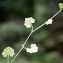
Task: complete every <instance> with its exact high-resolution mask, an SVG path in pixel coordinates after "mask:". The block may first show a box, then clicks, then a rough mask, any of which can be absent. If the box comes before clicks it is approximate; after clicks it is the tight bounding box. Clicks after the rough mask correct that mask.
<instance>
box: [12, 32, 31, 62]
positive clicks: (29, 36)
mask: <svg viewBox="0 0 63 63" xmlns="http://www.w3.org/2000/svg"><path fill="white" fill-rule="evenodd" d="M31 34H32V32H31V33H30V34H29V36H28V38H27V39H26V41H25V42H24V44H23V45H22V47H21V49H20V50H19V51H18V53H17V54H16V56H15V57H14V58H13V60H12V61H11V63H13V61H14V60H15V59H16V57H17V56H18V55H19V53H20V52H21V51H22V49H23V48H24V46H25V44H26V42H27V41H28V39H29V38H30V36H31Z"/></svg>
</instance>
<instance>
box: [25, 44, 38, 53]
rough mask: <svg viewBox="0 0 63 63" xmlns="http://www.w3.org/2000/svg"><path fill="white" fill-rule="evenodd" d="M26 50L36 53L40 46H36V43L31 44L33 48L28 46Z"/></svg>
mask: <svg viewBox="0 0 63 63" xmlns="http://www.w3.org/2000/svg"><path fill="white" fill-rule="evenodd" d="M26 51H27V52H29V53H35V52H37V51H38V47H37V46H36V44H31V48H26Z"/></svg>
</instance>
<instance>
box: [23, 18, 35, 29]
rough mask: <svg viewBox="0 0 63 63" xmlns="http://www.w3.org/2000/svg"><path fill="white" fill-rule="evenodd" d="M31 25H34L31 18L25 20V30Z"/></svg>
mask: <svg viewBox="0 0 63 63" xmlns="http://www.w3.org/2000/svg"><path fill="white" fill-rule="evenodd" d="M32 23H35V19H33V18H32V17H30V18H25V23H24V25H25V26H26V27H27V28H30V27H31V26H32Z"/></svg>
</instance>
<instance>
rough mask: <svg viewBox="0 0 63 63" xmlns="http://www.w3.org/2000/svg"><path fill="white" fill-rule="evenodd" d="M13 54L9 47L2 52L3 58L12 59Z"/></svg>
mask: <svg viewBox="0 0 63 63" xmlns="http://www.w3.org/2000/svg"><path fill="white" fill-rule="evenodd" d="M14 54H15V53H14V49H12V48H11V47H6V48H5V49H4V51H3V52H2V55H3V57H7V56H11V57H13V55H14Z"/></svg>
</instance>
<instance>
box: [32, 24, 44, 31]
mask: <svg viewBox="0 0 63 63" xmlns="http://www.w3.org/2000/svg"><path fill="white" fill-rule="evenodd" d="M44 25H45V23H44V24H42V25H40V26H39V27H37V28H36V29H34V30H33V32H35V31H36V30H38V29H39V28H41V27H42V26H44Z"/></svg>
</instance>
